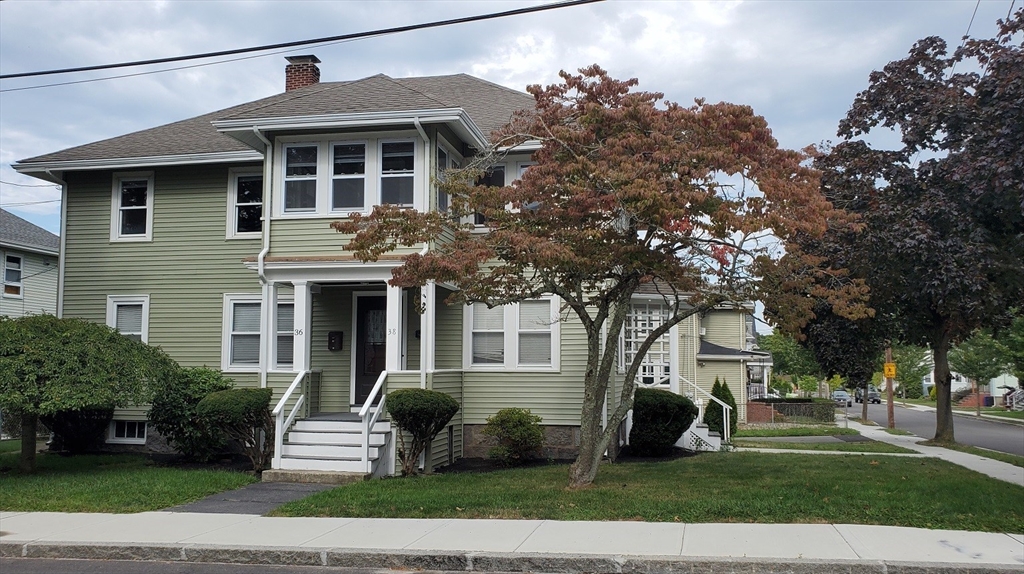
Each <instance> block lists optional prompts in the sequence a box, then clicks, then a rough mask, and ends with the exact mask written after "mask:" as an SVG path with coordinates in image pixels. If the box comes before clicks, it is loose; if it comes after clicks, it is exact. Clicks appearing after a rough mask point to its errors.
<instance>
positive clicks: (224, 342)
mask: <svg viewBox="0 0 1024 574" xmlns="http://www.w3.org/2000/svg"><path fill="white" fill-rule="evenodd" d="M236 303H249V304H252V303H259V305H260V325H263V324H264V323H263V318H264V317H266V315H265V314H264V313H263V294H262V293H225V294H224V307H223V315H222V317H221V348H220V370H221V371H223V372H225V373H258V372H259V371H260V365H261V364H262V363H263V361H262V355H263V352H262V351H263V329H262V328H261V329H260V330H259V331H257V332H256V335H257V336H259V337H260V343H259V348H260V355H261V360H257V361H256V363H255V364H254V365H251V366H249V365H246V366H233V365H232V364H231V336H232V335H233V334H234V332H233V330H232V329H231V319H232V317H233V316H234V306H235V304H236ZM269 354H270V355H273V353H269ZM267 364H268V365H269V361H268V363H267Z"/></svg>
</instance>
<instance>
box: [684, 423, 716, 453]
mask: <svg viewBox="0 0 1024 574" xmlns="http://www.w3.org/2000/svg"><path fill="white" fill-rule="evenodd" d="M676 446H678V447H681V448H684V449H686V450H695V451H705V452H716V451H719V450H721V448H722V435H721V434H719V433H718V431H713V430H711V429H709V428H708V425H706V424H704V423H701V422H698V421H693V424H691V425H690V428H688V429H686V431H685V432H684V433H683V436H682V437H680V438H679V440H678V441H676Z"/></svg>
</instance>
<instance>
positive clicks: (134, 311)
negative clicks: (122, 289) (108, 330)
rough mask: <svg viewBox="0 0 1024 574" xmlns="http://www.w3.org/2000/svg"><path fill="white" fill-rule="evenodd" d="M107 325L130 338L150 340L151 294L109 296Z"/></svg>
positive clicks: (144, 341) (145, 341) (142, 340)
mask: <svg viewBox="0 0 1024 574" xmlns="http://www.w3.org/2000/svg"><path fill="white" fill-rule="evenodd" d="M107 325H108V326H110V327H113V328H115V329H117V330H118V332H120V333H121V334H122V335H124V336H125V337H128V338H129V339H135V340H136V341H141V342H143V343H147V342H149V296H148V295H110V296H108V297H107Z"/></svg>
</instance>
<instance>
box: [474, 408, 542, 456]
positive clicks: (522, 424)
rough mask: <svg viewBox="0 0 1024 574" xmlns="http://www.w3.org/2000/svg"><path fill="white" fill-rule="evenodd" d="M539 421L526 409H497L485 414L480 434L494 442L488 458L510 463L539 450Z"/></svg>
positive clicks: (540, 437) (540, 441)
mask: <svg viewBox="0 0 1024 574" xmlns="http://www.w3.org/2000/svg"><path fill="white" fill-rule="evenodd" d="M540 421H541V418H540V417H539V416H537V415H535V414H533V413H531V412H530V410H529V409H519V408H511V409H501V410H500V411H498V412H496V413H494V415H492V416H490V417H487V426H485V427H484V430H483V433H484V434H485V435H487V436H492V437H494V438H495V440H497V441H498V444H497V446H495V447H494V448H492V449H491V451H490V456H491V458H496V459H498V460H500V461H501V462H502V464H505V465H507V466H513V465H516V464H519V463H521V462H522V461H523V460H525V459H526V458H528V457H529V456H530V455H533V454H536V453H537V452H538V451H540V448H541V446H543V444H544V432H543V431H542V430H541V428H540Z"/></svg>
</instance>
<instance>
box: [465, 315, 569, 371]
mask: <svg viewBox="0 0 1024 574" xmlns="http://www.w3.org/2000/svg"><path fill="white" fill-rule="evenodd" d="M554 305H555V300H554V299H552V298H547V297H546V298H542V299H531V300H528V301H522V302H520V303H512V304H510V305H505V306H503V307H495V308H493V309H488V308H487V305H485V304H483V303H474V304H473V305H472V306H471V307H470V315H471V318H470V320H469V321H468V322H467V327H466V328H467V332H468V338H469V340H468V341H467V344H468V346H469V352H468V353H467V363H468V364H467V366H469V367H481V368H484V369H492V368H499V369H502V370H515V369H524V370H530V369H540V370H550V369H557V368H558V365H559V360H558V349H559V344H558V338H559V332H560V331H559V321H558V316H557V314H556V311H557V310H556V309H555V308H554Z"/></svg>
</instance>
